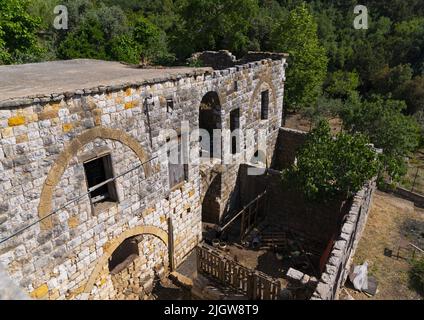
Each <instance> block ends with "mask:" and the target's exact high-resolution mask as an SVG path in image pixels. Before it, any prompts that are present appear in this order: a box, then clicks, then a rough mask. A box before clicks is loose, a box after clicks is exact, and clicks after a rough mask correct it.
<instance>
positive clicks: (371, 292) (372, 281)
mask: <svg viewBox="0 0 424 320" xmlns="http://www.w3.org/2000/svg"><path fill="white" fill-rule="evenodd" d="M377 286H378V282H377V279H376V278H375V277H372V276H370V277H368V285H367V288H365V289H363V292H364V293H365V294H366V295H367V296H375V295H376V294H377Z"/></svg>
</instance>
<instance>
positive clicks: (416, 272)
mask: <svg viewBox="0 0 424 320" xmlns="http://www.w3.org/2000/svg"><path fill="white" fill-rule="evenodd" d="M409 280H410V284H411V286H412V287H413V288H414V289H415V290H416V291H417V292H418V293H419V294H421V295H424V257H423V258H421V259H416V260H413V261H412V268H411V270H410V271H409Z"/></svg>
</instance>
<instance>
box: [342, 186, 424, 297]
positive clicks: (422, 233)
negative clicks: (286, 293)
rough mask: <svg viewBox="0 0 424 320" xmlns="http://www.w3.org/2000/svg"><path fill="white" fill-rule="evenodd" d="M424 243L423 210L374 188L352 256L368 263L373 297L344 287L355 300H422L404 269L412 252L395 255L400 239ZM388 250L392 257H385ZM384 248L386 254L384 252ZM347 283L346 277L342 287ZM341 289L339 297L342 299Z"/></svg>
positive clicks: (418, 244)
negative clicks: (375, 283)
mask: <svg viewBox="0 0 424 320" xmlns="http://www.w3.org/2000/svg"><path fill="white" fill-rule="evenodd" d="M402 238H403V239H405V240H406V242H410V243H413V244H415V245H417V246H419V247H421V248H423V246H424V210H422V209H418V208H416V207H414V205H413V204H412V203H411V202H409V201H406V200H403V199H400V198H397V197H395V196H393V195H390V194H387V193H383V192H380V191H377V192H376V194H375V197H374V201H373V205H372V208H371V212H370V215H369V218H368V222H367V226H366V228H365V231H364V234H363V237H362V239H361V241H360V243H359V247H358V249H357V251H356V254H355V257H354V263H355V264H363V263H364V261H368V263H369V274H370V275H372V276H374V277H376V278H377V281H378V292H377V294H376V295H375V296H374V297H371V298H370V297H368V296H366V295H365V294H364V293H360V292H357V291H355V290H353V289H350V288H345V290H346V291H347V292H348V293H349V294H350V295H351V297H353V299H355V300H371V299H373V300H417V299H422V298H423V297H420V296H419V295H418V294H417V293H416V292H415V291H414V290H413V289H411V288H410V287H409V284H408V282H409V281H408V270H409V269H410V265H409V263H408V260H409V259H410V257H411V255H412V252H411V251H409V250H401V251H400V258H397V257H396V256H397V252H398V248H399V241H400V239H402ZM387 250H391V251H392V253H393V255H392V257H389V256H387ZM385 251H386V255H385ZM349 286H351V285H350V284H349V280H348V281H347V282H346V287H349ZM346 296H347V295H346V292H345V291H344V292H342V295H341V298H346Z"/></svg>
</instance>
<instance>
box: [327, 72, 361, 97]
mask: <svg viewBox="0 0 424 320" xmlns="http://www.w3.org/2000/svg"><path fill="white" fill-rule="evenodd" d="M358 87H359V75H358V73H356V72H345V71H341V70H338V71H335V72H333V73H330V74H329V76H328V78H327V81H326V84H325V92H326V93H327V94H328V95H329V96H330V97H332V98H335V99H342V100H346V99H347V98H349V97H352V96H354V95H357V94H358V92H357V89H358Z"/></svg>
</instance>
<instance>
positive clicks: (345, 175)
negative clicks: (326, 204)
mask: <svg viewBox="0 0 424 320" xmlns="http://www.w3.org/2000/svg"><path fill="white" fill-rule="evenodd" d="M378 168H379V162H378V160H377V155H376V153H375V151H374V150H373V149H372V148H371V147H370V145H369V140H368V138H367V137H366V136H365V135H362V134H359V133H355V134H353V135H351V134H348V133H339V134H338V135H337V136H335V137H333V136H332V134H331V130H330V126H329V124H328V122H326V121H321V122H320V123H319V124H318V125H317V126H316V128H314V129H313V130H312V131H311V132H310V133H309V134H308V137H307V140H306V143H305V144H304V146H303V147H302V148H301V150H300V151H299V153H298V155H297V162H296V163H295V164H294V165H293V166H292V167H291V168H290V169H288V170H285V171H284V172H283V182H284V184H285V185H286V186H288V187H290V188H293V187H294V188H296V189H298V190H299V192H302V193H303V194H304V195H305V197H306V198H307V199H308V200H311V201H329V200H334V199H342V200H343V199H347V198H349V197H351V196H352V195H353V194H355V193H356V192H357V191H359V190H360V189H361V188H362V187H363V186H364V185H365V183H366V182H367V181H369V180H371V179H372V178H373V177H374V176H375V175H376V174H377V172H378Z"/></svg>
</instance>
